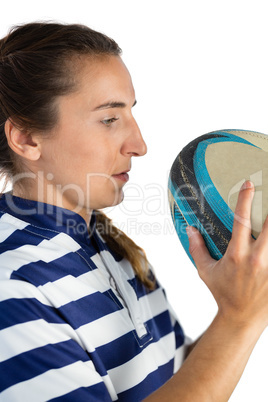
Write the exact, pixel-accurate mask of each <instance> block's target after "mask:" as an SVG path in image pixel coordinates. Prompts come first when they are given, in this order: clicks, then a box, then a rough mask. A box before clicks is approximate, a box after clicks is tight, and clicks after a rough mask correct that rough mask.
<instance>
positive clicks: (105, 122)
mask: <svg viewBox="0 0 268 402" xmlns="http://www.w3.org/2000/svg"><path fill="white" fill-rule="evenodd" d="M116 120H119V119H118V118H116V117H112V118H111V119H105V120H102V123H103V124H104V125H105V126H107V127H110V126H111V125H112V123H114V122H115V121H116Z"/></svg>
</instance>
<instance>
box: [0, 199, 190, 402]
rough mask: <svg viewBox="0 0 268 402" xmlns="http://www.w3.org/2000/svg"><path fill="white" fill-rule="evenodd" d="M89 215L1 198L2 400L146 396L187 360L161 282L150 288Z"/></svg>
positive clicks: (183, 343)
mask: <svg viewBox="0 0 268 402" xmlns="http://www.w3.org/2000/svg"><path fill="white" fill-rule="evenodd" d="M95 214H96V212H95V213H93V214H92V219H91V222H90V230H89V228H88V227H87V224H86V222H85V221H84V219H83V218H82V217H81V216H80V215H79V214H77V213H75V212H72V211H69V210H66V209H64V208H60V207H56V206H53V205H50V204H45V203H41V202H36V201H30V200H25V199H22V198H19V197H14V196H12V195H11V194H10V193H6V194H4V195H2V197H1V198H0V401H12V402H14V401H15V402H16V401H22V402H25V401H27V402H28V401H30V402H38V401H40V402H41V401H66V402H67V401H75V402H76V401H78V402H80V401H81V402H82V401H116V400H120V401H128V402H131V401H135V402H136V401H140V400H142V399H144V398H145V397H146V396H148V395H149V394H151V393H152V392H153V391H155V390H156V389H158V388H159V387H160V386H161V385H163V384H164V383H165V382H166V381H167V380H168V379H170V378H171V377H172V375H173V373H174V372H176V371H177V370H178V369H179V367H180V365H181V364H182V361H183V355H184V349H185V338H184V334H183V331H182V329H181V327H180V325H179V323H178V321H177V319H176V317H175V315H174V314H173V312H172V310H171V308H170V306H169V305H168V302H167V300H166V297H165V292H164V291H163V289H162V288H161V286H160V285H159V284H157V285H156V288H155V289H154V290H153V291H148V290H147V289H146V288H145V287H144V286H143V284H142V283H141V282H140V281H139V280H138V279H137V277H136V276H135V274H134V271H133V269H132V267H131V265H130V263H129V262H128V261H127V260H126V259H122V257H120V256H119V255H116V254H115V253H114V252H112V251H111V250H109V249H108V247H107V244H106V243H105V242H104V240H103V239H102V237H101V234H100V233H99V232H98V230H97V228H96V217H95Z"/></svg>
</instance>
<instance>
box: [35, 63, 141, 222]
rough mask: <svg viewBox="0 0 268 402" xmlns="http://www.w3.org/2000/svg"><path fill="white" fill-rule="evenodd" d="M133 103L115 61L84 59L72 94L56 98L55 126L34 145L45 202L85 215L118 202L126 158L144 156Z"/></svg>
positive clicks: (127, 167) (123, 73)
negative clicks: (36, 146)
mask: <svg viewBox="0 0 268 402" xmlns="http://www.w3.org/2000/svg"><path fill="white" fill-rule="evenodd" d="M134 104H135V92H134V89H133V85H132V81H131V77H130V75H129V73H128V70H127V69H126V67H125V65H124V63H123V62H122V60H121V58H120V57H117V56H109V57H108V56H107V57H101V58H99V59H97V60H96V61H93V62H92V59H90V58H89V59H85V62H84V64H83V67H82V71H80V73H79V87H78V90H77V91H76V92H75V93H72V94H70V95H67V96H62V97H61V98H60V99H59V102H58V107H59V120H58V123H57V125H56V127H55V128H54V129H53V130H52V136H50V137H48V138H45V139H43V140H41V143H40V146H41V148H40V149H41V156H40V158H39V160H38V161H37V164H38V170H39V176H40V174H41V176H42V179H43V180H44V186H43V187H44V189H43V191H44V193H45V194H44V195H45V198H46V202H50V203H53V204H56V205H60V206H63V207H64V208H68V209H72V210H75V211H76V212H78V213H80V214H81V215H85V211H87V212H88V211H89V210H92V209H98V208H104V207H107V206H111V205H115V204H118V203H119V202H121V201H122V199H123V190H122V188H123V186H124V184H125V183H126V182H127V180H128V175H127V172H129V171H130V169H131V158H132V156H142V155H144V154H145V153H146V144H145V142H144V140H143V138H142V136H141V133H140V130H139V128H138V126H137V123H136V121H135V120H134V118H133V116H132V107H133V106H134ZM40 172H41V173H40ZM39 197H40V195H39Z"/></svg>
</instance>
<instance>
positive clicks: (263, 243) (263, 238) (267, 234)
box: [255, 216, 268, 261]
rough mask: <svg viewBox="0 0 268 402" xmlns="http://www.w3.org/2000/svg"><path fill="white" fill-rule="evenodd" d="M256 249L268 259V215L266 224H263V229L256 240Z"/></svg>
mask: <svg viewBox="0 0 268 402" xmlns="http://www.w3.org/2000/svg"><path fill="white" fill-rule="evenodd" d="M255 250H256V252H258V254H259V255H262V256H263V257H265V260H266V261H267V259H268V216H267V217H266V219H265V221H264V224H263V226H262V231H261V233H260V234H259V236H258V239H257V241H256V242H255Z"/></svg>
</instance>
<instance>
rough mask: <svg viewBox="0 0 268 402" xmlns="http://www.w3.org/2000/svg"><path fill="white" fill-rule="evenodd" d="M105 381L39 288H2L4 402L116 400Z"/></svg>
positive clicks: (10, 283)
mask: <svg viewBox="0 0 268 402" xmlns="http://www.w3.org/2000/svg"><path fill="white" fill-rule="evenodd" d="M106 377H108V376H105V373H101V372H99V371H98V368H96V367H95V366H94V365H93V363H92V360H91V358H90V353H88V352H87V351H86V350H84V348H83V345H82V344H81V341H80V340H79V337H78V336H77V334H76V332H75V330H74V329H73V328H72V327H71V326H70V325H69V324H68V323H67V322H66V321H65V319H64V317H61V316H60V314H59V313H58V311H57V310H56V309H55V308H54V307H52V306H51V305H50V304H49V301H48V300H46V299H45V298H44V297H43V296H42V294H41V293H40V292H38V289H37V288H35V287H34V286H33V285H31V284H29V283H27V282H23V281H19V280H7V281H1V282H0V379H1V380H0V400H3V401H52V400H53V401H79V402H83V401H89V400H90V401H111V400H116V399H117V398H116V395H114V396H113V395H111V392H108V388H107V384H106V381H108V378H106Z"/></svg>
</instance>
